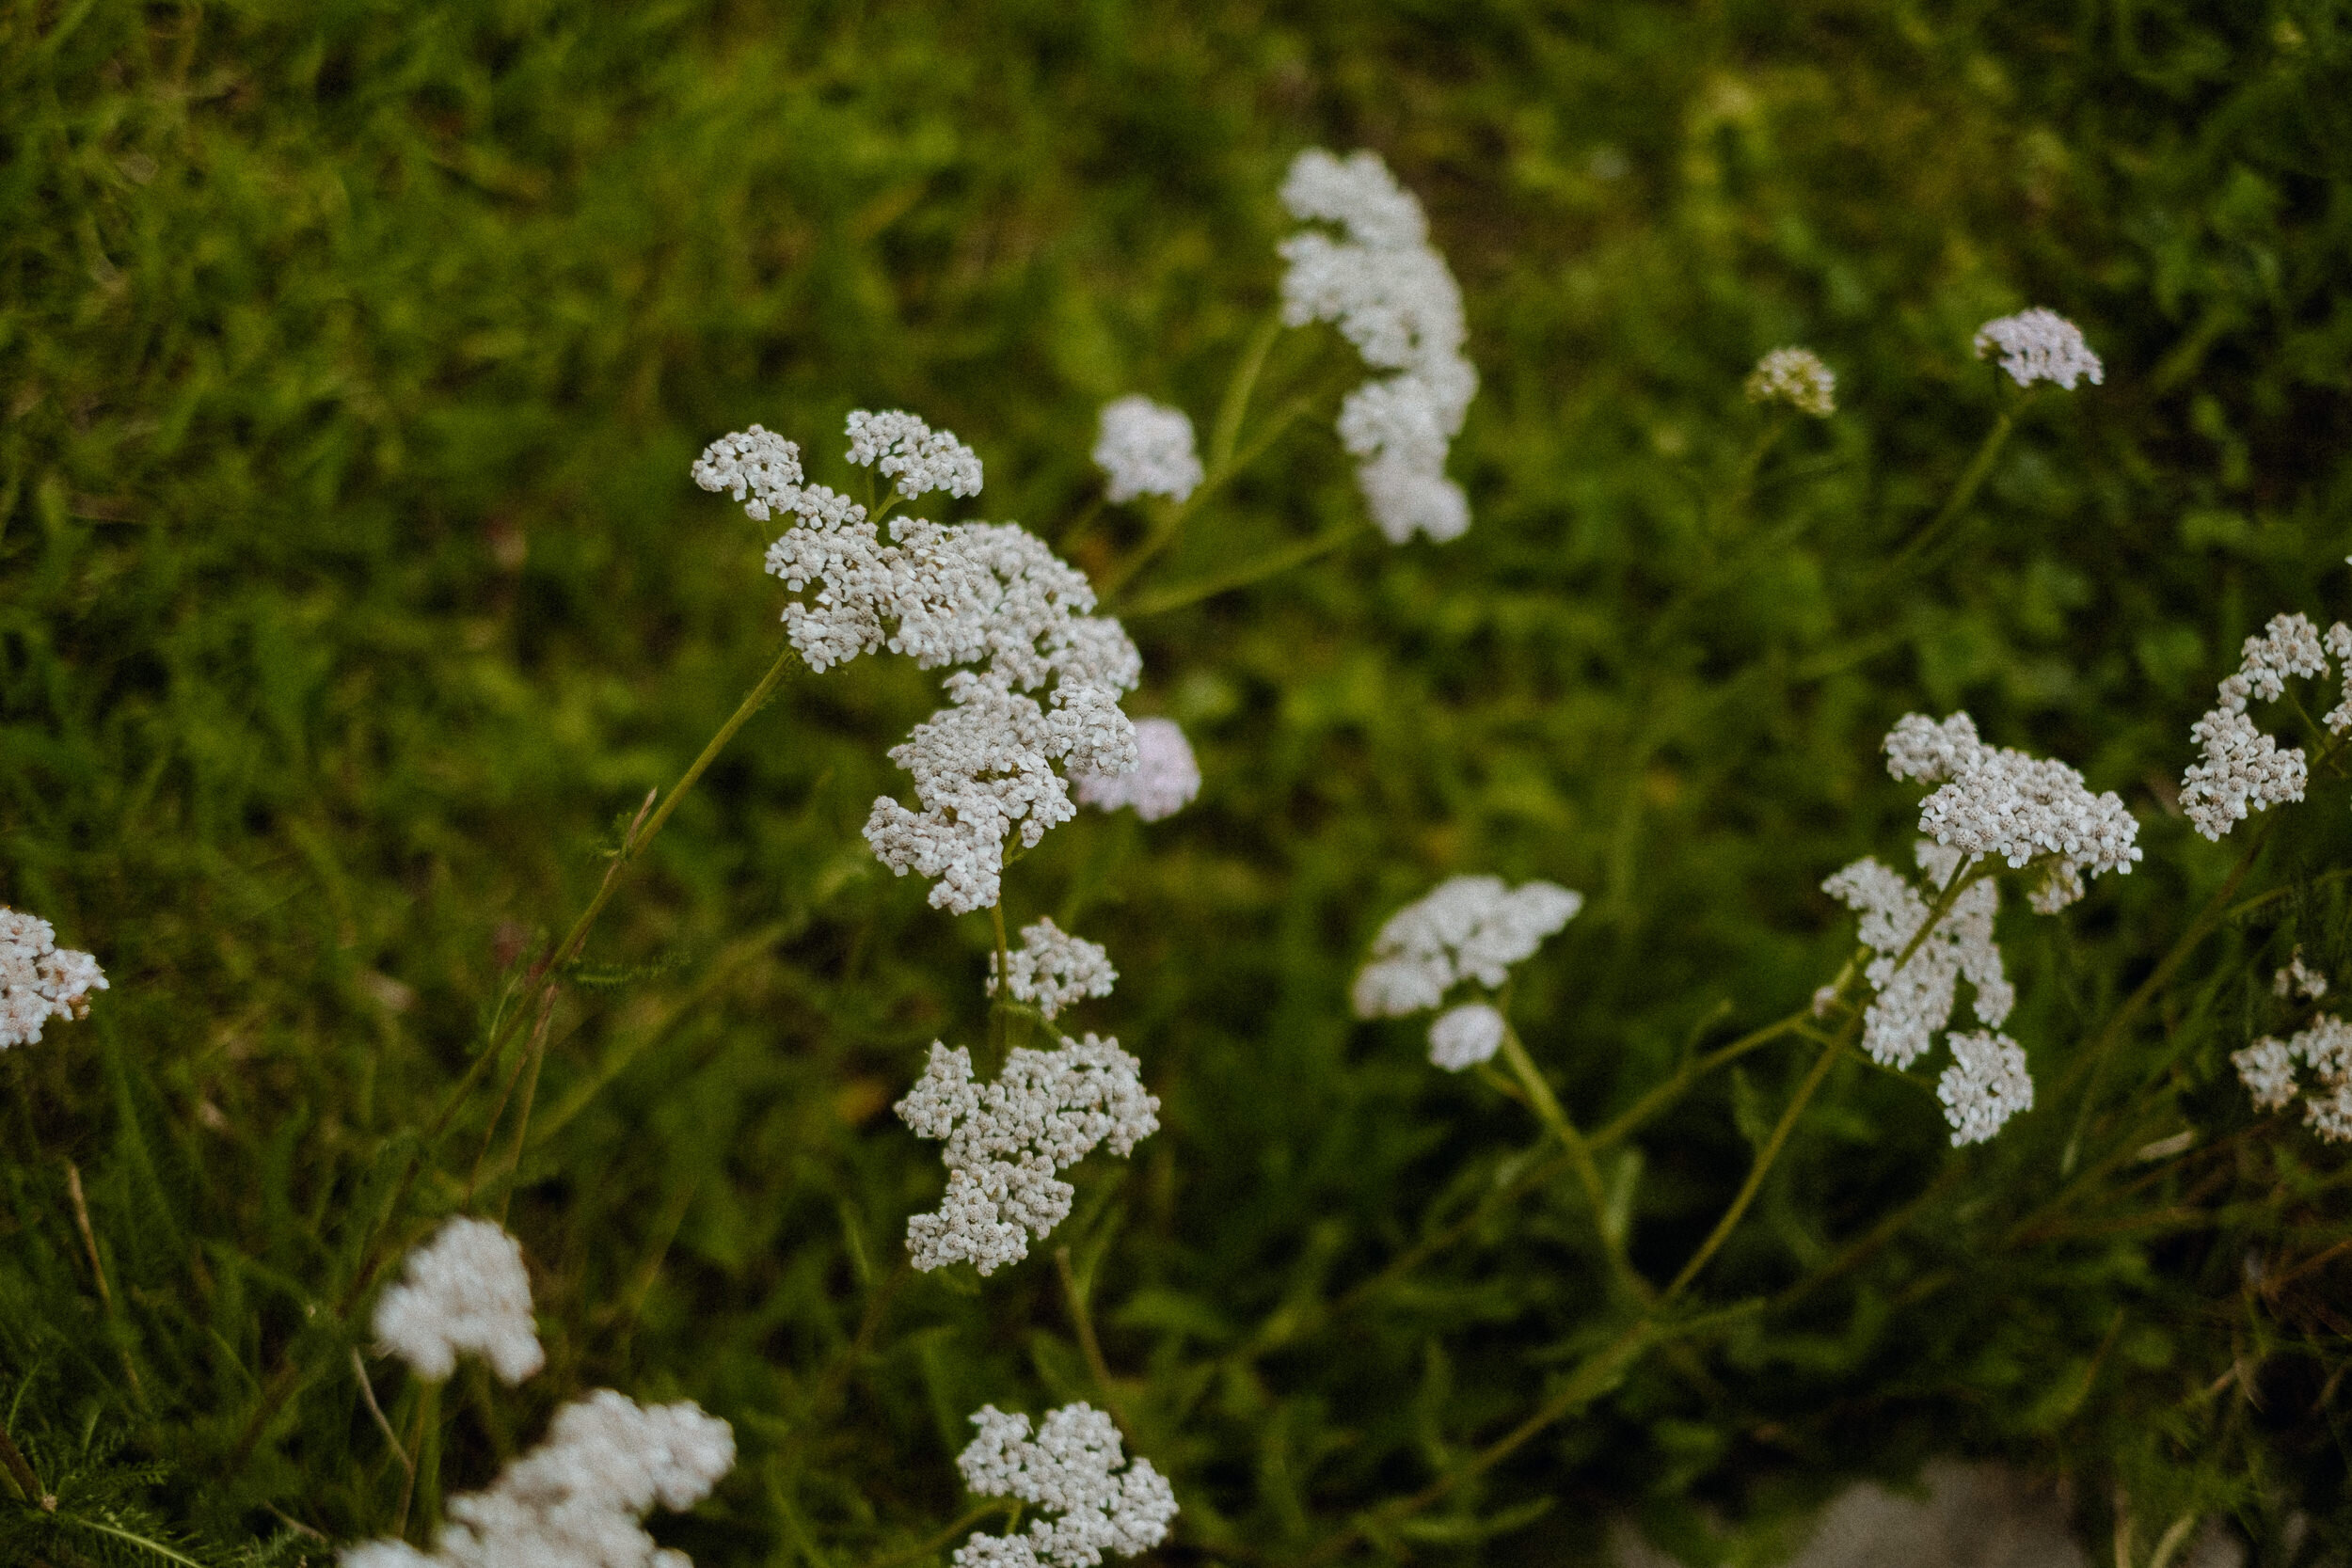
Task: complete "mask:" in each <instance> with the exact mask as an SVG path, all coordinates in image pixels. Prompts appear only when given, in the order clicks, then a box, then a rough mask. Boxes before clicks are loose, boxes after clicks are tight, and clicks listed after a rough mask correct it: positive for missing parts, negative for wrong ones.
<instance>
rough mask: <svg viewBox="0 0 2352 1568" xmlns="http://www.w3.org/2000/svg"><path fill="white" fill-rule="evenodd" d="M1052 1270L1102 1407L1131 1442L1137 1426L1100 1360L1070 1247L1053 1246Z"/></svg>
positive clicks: (1099, 1347)
mask: <svg viewBox="0 0 2352 1568" xmlns="http://www.w3.org/2000/svg"><path fill="white" fill-rule="evenodd" d="M1054 1272H1055V1274H1057V1275H1059V1276H1060V1278H1061V1293H1062V1300H1063V1301H1065V1302H1067V1303H1068V1304H1069V1307H1070V1322H1071V1323H1072V1325H1073V1327H1075V1328H1076V1329H1077V1331H1078V1350H1079V1353H1080V1354H1083V1355H1084V1356H1085V1357H1086V1362H1087V1370H1088V1371H1089V1372H1092V1373H1093V1374H1094V1384H1095V1386H1096V1387H1097V1388H1100V1389H1101V1390H1102V1393H1103V1408H1104V1410H1106V1411H1108V1412H1109V1413H1110V1418H1111V1419H1112V1420H1114V1421H1117V1422H1118V1423H1119V1430H1120V1431H1121V1432H1123V1433H1126V1434H1127V1440H1128V1441H1129V1442H1131V1443H1132V1442H1134V1441H1135V1437H1136V1429H1135V1428H1134V1427H1133V1426H1132V1425H1130V1424H1129V1423H1128V1420H1127V1412H1126V1411H1125V1410H1124V1409H1122V1408H1121V1407H1120V1399H1119V1390H1118V1389H1117V1388H1116V1387H1114V1386H1112V1383H1111V1368H1110V1363H1109V1362H1107V1361H1105V1360H1104V1359H1103V1345H1102V1341H1100V1340H1099V1339H1097V1338H1095V1337H1094V1315H1093V1314H1092V1313H1091V1312H1089V1310H1088V1309H1087V1298H1086V1292H1085V1291H1082V1290H1080V1289H1079V1288H1078V1274H1077V1271H1076V1270H1075V1269H1073V1268H1072V1267H1071V1265H1070V1249H1069V1248H1068V1247H1066V1246H1057V1247H1056V1248H1055V1249H1054Z"/></svg>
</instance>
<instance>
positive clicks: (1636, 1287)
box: [1502, 1021, 1657, 1305]
mask: <svg viewBox="0 0 2352 1568" xmlns="http://www.w3.org/2000/svg"><path fill="white" fill-rule="evenodd" d="M1502 1056H1503V1060H1505V1061H1507V1062H1509V1063H1510V1064H1511V1070H1512V1072H1513V1073H1515V1074H1517V1075H1518V1081H1519V1084H1520V1086H1521V1087H1522V1088H1524V1089H1525V1090H1526V1092H1527V1101H1528V1103H1529V1105H1531V1106H1533V1107H1534V1112H1535V1115H1536V1116H1537V1117H1539V1118H1540V1119H1541V1120H1542V1121H1543V1123H1544V1125H1545V1126H1546V1127H1549V1129H1550V1130H1551V1133H1552V1136H1554V1137H1556V1138H1558V1139H1559V1140H1560V1144H1561V1147H1562V1148H1564V1149H1565V1151H1566V1153H1567V1156H1568V1165H1569V1168H1570V1169H1571V1170H1573V1171H1575V1173H1576V1180H1577V1184H1578V1185H1579V1186H1581V1187H1582V1188H1583V1189H1584V1198H1585V1201H1586V1202H1588V1203H1590V1204H1591V1205H1592V1208H1593V1228H1594V1230H1595V1231H1597V1232H1598V1234H1599V1236H1600V1245H1601V1252H1602V1254H1603V1255H1604V1256H1605V1257H1606V1258H1607V1259H1609V1267H1610V1269H1611V1271H1612V1272H1613V1273H1614V1274H1615V1275H1617V1277H1618V1278H1619V1279H1620V1280H1621V1281H1622V1282H1623V1283H1624V1284H1625V1286H1626V1288H1627V1289H1628V1290H1629V1291H1632V1293H1633V1294H1634V1296H1635V1297H1636V1298H1638V1299H1639V1300H1640V1301H1642V1302H1643V1303H1644V1304H1645V1305H1646V1304H1647V1303H1648V1302H1649V1301H1650V1300H1652V1299H1653V1298H1654V1297H1655V1296H1656V1294H1657V1292H1656V1291H1654V1290H1653V1289H1652V1288H1651V1286H1650V1283H1649V1281H1648V1280H1646V1279H1644V1278H1643V1277H1642V1276H1641V1275H1640V1274H1639V1273H1637V1272H1636V1271H1635V1269H1634V1267H1633V1260H1632V1259H1630V1258H1628V1257H1627V1256H1626V1251H1625V1238H1624V1237H1622V1236H1620V1235H1617V1234H1616V1233H1615V1232H1614V1230H1613V1228H1612V1227H1611V1226H1610V1224H1609V1191H1608V1188H1607V1187H1606V1186H1605V1185H1604V1184H1603V1183H1602V1181H1601V1179H1600V1166H1599V1165H1597V1164H1595V1163H1594V1160H1593V1149H1592V1146H1591V1145H1590V1144H1589V1143H1587V1142H1586V1141H1585V1138H1584V1134H1583V1133H1581V1132H1578V1131H1577V1127H1576V1123H1575V1122H1573V1121H1570V1120H1569V1119H1568V1116H1567V1113H1566V1112H1565V1111H1563V1110H1562V1109H1561V1108H1560V1101H1559V1100H1558V1099H1557V1098H1556V1097H1555V1096H1554V1095H1553V1094H1552V1092H1551V1085H1549V1083H1546V1082H1545V1081H1544V1075H1543V1074H1542V1073H1541V1072H1539V1071H1537V1070H1536V1068H1535V1062H1534V1058H1533V1057H1531V1056H1530V1055H1528V1053H1527V1046H1526V1044H1525V1043H1524V1042H1523V1041H1521V1040H1520V1038H1519V1032H1518V1030H1517V1029H1516V1028H1514V1027H1512V1025H1511V1024H1510V1022H1508V1021H1505V1022H1504V1023H1503V1026H1502Z"/></svg>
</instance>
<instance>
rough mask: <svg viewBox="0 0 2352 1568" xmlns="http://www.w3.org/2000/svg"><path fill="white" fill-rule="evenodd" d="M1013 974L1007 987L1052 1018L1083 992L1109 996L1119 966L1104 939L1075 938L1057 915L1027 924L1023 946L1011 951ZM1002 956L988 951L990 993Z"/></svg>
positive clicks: (1086, 995)
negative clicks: (1058, 921) (1054, 918)
mask: <svg viewBox="0 0 2352 1568" xmlns="http://www.w3.org/2000/svg"><path fill="white" fill-rule="evenodd" d="M1006 967H1007V968H1009V969H1010V970H1011V972H1012V977H1011V979H1010V980H1009V981H1007V982H1006V985H1005V989H1006V990H1009V991H1010V992H1011V993H1012V995H1013V997H1014V998H1015V999H1016V1000H1018V1001H1022V1002H1026V1003H1028V1004H1029V1005H1030V1006H1033V1007H1035V1008H1036V1009H1037V1010H1038V1011H1039V1012H1041V1013H1043V1014H1044V1015H1045V1016H1046V1017H1047V1018H1048V1019H1051V1018H1054V1017H1056V1016H1057V1015H1058V1014H1059V1013H1060V1012H1061V1010H1062V1009H1063V1008H1064V1007H1067V1006H1070V1005H1071V1004H1072V1003H1073V1002H1076V1001H1078V1000H1079V999H1081V998H1082V997H1089V996H1095V997H1102V996H1108V995H1109V994H1110V993H1111V988H1112V987H1113V986H1115V985H1117V984H1118V983H1119V971H1118V970H1116V969H1113V968H1112V967H1111V956H1110V954H1108V953H1107V952H1105V951H1104V949H1103V947H1102V946H1101V944H1100V943H1097V942H1089V941H1087V940H1086V938H1084V937H1073V936H1072V935H1071V934H1070V933H1069V932H1067V931H1065V930H1063V929H1062V928H1061V927H1058V926H1057V925H1055V924H1054V923H1053V922H1052V921H1051V920H1047V919H1041V920H1039V921H1038V922H1037V923H1036V924H1035V925H1033V926H1024V927H1021V945H1020V946H1019V947H1016V948H1014V949H1013V950H1012V952H1011V953H1009V954H1008V955H1007V958H1006ZM997 978H998V977H997V974H996V955H995V954H993V953H991V954H990V955H989V956H988V992H989V994H990V995H991V996H993V995H995V994H996V986H997Z"/></svg>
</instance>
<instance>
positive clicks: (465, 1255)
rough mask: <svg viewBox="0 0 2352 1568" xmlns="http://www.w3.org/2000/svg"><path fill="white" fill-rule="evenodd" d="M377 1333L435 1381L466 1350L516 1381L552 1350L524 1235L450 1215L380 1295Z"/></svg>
mask: <svg viewBox="0 0 2352 1568" xmlns="http://www.w3.org/2000/svg"><path fill="white" fill-rule="evenodd" d="M375 1338H376V1342H377V1344H378V1345H379V1346H380V1347H381V1349H382V1350H383V1353H384V1354H387V1355H396V1356H398V1357H399V1358H400V1359H401V1360H403V1361H405V1362H406V1363H408V1367H409V1370H411V1371H414V1372H415V1373H416V1374H417V1375H418V1376H419V1377H421V1378H425V1379H428V1380H430V1381H431V1382H434V1383H441V1382H444V1381H446V1380H447V1379H448V1377H449V1375H450V1373H452V1372H453V1371H455V1370H457V1354H458V1353H459V1352H460V1351H465V1352H469V1353H470V1354H475V1355H479V1356H481V1357H482V1358H483V1359H484V1360H485V1361H487V1362H489V1363H490V1367H491V1370H494V1371H496V1372H497V1373H498V1375H499V1376H500V1378H501V1379H502V1380H503V1381H504V1382H505V1383H506V1384H507V1386H510V1387H511V1386H514V1385H516V1384H517V1383H520V1382H521V1381H522V1380H523V1379H525V1378H527V1377H529V1376H531V1375H532V1373H533V1372H536V1371H537V1370H539V1369H540V1368H541V1367H543V1366H545V1365H547V1355H546V1354H545V1353H544V1352H543V1351H541V1350H540V1348H539V1330H538V1325H537V1324H536V1323H533V1322H532V1315H531V1276H530V1275H527V1274H525V1273H524V1272H523V1249H522V1246H521V1243H517V1242H516V1240H515V1238H514V1237H512V1236H509V1235H508V1234H507V1233H506V1232H505V1231H504V1230H502V1229H501V1228H500V1227H497V1226H495V1225H493V1224H491V1223H490V1222H489V1221H488V1220H472V1219H464V1218H459V1219H453V1220H451V1221H450V1222H449V1223H448V1224H447V1225H445V1226H443V1227H441V1228H440V1230H439V1231H438V1232H437V1233H436V1234H435V1236H434V1238H433V1240H432V1241H431V1242H429V1243H426V1244H425V1245H423V1246H421V1247H419V1248H418V1249H417V1250H416V1251H414V1252H412V1253H410V1254H409V1255H408V1264H407V1267H406V1269H405V1270H404V1271H403V1276H402V1279H401V1281H400V1283H399V1284H397V1285H394V1286H392V1287H391V1288H390V1289H389V1290H388V1291H385V1292H384V1294H383V1296H382V1298H381V1299H379V1300H378V1301H377V1302H376V1304H375Z"/></svg>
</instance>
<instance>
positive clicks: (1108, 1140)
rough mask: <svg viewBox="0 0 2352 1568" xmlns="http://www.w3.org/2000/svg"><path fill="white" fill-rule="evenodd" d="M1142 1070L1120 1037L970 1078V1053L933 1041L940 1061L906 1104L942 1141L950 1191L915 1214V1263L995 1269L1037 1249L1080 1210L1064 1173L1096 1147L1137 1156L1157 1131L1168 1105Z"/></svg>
mask: <svg viewBox="0 0 2352 1568" xmlns="http://www.w3.org/2000/svg"><path fill="white" fill-rule="evenodd" d="M1140 1070H1141V1065H1140V1064H1139V1063H1137V1062H1136V1059H1135V1058H1134V1057H1133V1056H1130V1055H1128V1054H1127V1053H1125V1052H1124V1051H1121V1050H1120V1048H1119V1042H1118V1041H1117V1040H1115V1039H1097V1038H1096V1037H1094V1036H1092V1035H1089V1036H1087V1037H1086V1038H1084V1039H1083V1040H1070V1039H1065V1040H1063V1041H1062V1043H1061V1046H1060V1048H1059V1049H1058V1050H1055V1051H1032V1050H1029V1049H1027V1048H1026V1047H1022V1048H1019V1049H1016V1050H1014V1051H1013V1052H1012V1053H1011V1054H1010V1055H1009V1057H1008V1058H1007V1059H1006V1062H1005V1070H1004V1071H1003V1072H1002V1073H1001V1074H1000V1075H998V1077H997V1079H996V1081H995V1082H994V1083H993V1084H977V1083H975V1082H974V1081H973V1077H972V1054H971V1053H970V1052H968V1051H965V1050H964V1049H963V1048H962V1047H961V1046H958V1047H957V1048H956V1049H955V1050H953V1051H950V1050H948V1049H947V1048H946V1046H944V1045H941V1044H939V1043H937V1042H936V1041H934V1042H933V1043H932V1045H931V1054H930V1066H929V1067H928V1068H926V1069H925V1070H924V1073H923V1077H922V1079H921V1080H920V1081H919V1082H918V1083H916V1085H914V1089H913V1090H912V1091H910V1092H909V1093H908V1095H907V1097H906V1098H905V1099H904V1100H901V1101H898V1106H897V1107H896V1109H897V1110H898V1117H899V1119H900V1120H902V1121H904V1122H905V1123H906V1124H907V1125H908V1126H909V1127H911V1128H913V1129H914V1132H915V1134H916V1135H917V1136H918V1137H925V1138H938V1139H944V1140H946V1145H947V1147H946V1149H945V1150H943V1151H942V1153H941V1155H940V1159H941V1162H942V1163H943V1164H946V1167H947V1192H946V1196H945V1197H943V1198H942V1199H941V1200H940V1205H939V1209H938V1212H935V1213H930V1214H917V1215H915V1216H914V1218H912V1219H910V1220H909V1221H907V1250H908V1251H909V1252H910V1253H912V1254H913V1255H914V1266H915V1267H916V1268H918V1269H922V1270H926V1271H928V1270H931V1269H936V1268H939V1267H940V1266H942V1265H943V1264H946V1263H956V1262H968V1263H970V1264H972V1265H973V1266H974V1267H975V1268H977V1269H978V1270H979V1272H980V1273H982V1274H984V1275H986V1274H993V1273H994V1272H995V1271H996V1270H997V1269H998V1268H999V1267H1000V1266H1002V1265H1004V1264H1006V1263H1017V1262H1019V1261H1020V1260H1021V1259H1024V1258H1026V1257H1027V1256H1028V1255H1029V1239H1030V1237H1031V1236H1033V1235H1034V1236H1037V1237H1040V1238H1042V1237H1043V1236H1045V1235H1046V1234H1047V1233H1048V1232H1049V1231H1051V1230H1052V1229H1053V1228H1054V1227H1056V1226H1057V1225H1059V1224H1060V1223H1061V1222H1062V1220H1063V1219H1064V1218H1066V1217H1067V1216H1068V1215H1069V1213H1070V1201H1071V1199H1072V1197H1073V1196H1075V1189H1074V1188H1073V1187H1072V1186H1071V1185H1070V1183H1069V1182H1067V1181H1064V1180H1060V1179H1059V1178H1058V1177H1057V1175H1056V1172H1057V1171H1059V1170H1061V1169H1062V1168H1063V1167H1065V1166H1068V1165H1074V1164H1077V1163H1078V1162H1079V1161H1080V1160H1083V1159H1085V1158H1086V1157H1087V1155H1088V1154H1089V1153H1090V1152H1092V1151H1093V1149H1094V1148H1096V1147H1097V1146H1098V1145H1102V1146H1106V1147H1108V1148H1109V1149H1110V1150H1111V1152H1112V1153H1114V1154H1120V1155H1124V1154H1128V1153H1131V1152H1132V1151H1133V1150H1134V1148H1135V1147H1136V1143H1137V1142H1139V1141H1140V1140H1142V1139H1144V1138H1147V1137H1149V1136H1151V1134H1152V1133H1153V1132H1157V1131H1158V1130H1159V1125H1160V1120H1159V1110H1160V1102H1159V1099H1158V1097H1157V1096H1155V1095H1152V1094H1150V1093H1148V1092H1146V1091H1145V1089H1144V1087H1143V1081H1142V1078H1141V1077H1140Z"/></svg>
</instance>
